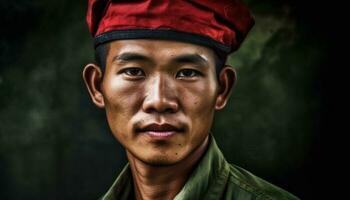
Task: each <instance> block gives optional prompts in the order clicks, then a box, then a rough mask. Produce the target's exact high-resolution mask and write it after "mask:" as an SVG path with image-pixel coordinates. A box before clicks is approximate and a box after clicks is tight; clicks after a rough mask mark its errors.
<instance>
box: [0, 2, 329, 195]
mask: <svg viewBox="0 0 350 200" xmlns="http://www.w3.org/2000/svg"><path fill="white" fill-rule="evenodd" d="M246 2H247V3H248V4H249V5H250V6H251V7H252V9H253V12H254V14H255V16H256V26H255V27H254V29H253V30H252V32H251V33H250V35H249V36H248V38H247V40H246V41H245V42H244V43H243V45H242V48H241V49H240V50H239V51H238V52H237V53H235V54H233V55H232V56H231V57H230V59H229V63H230V64H232V65H233V66H234V67H235V68H236V69H237V71H238V83H237V85H236V87H235V89H234V92H233V95H232V97H231V99H230V102H229V104H228V105H227V107H226V109H225V110H223V111H221V112H219V113H218V115H217V117H216V122H215V125H214V127H213V133H214V135H215V136H216V138H217V141H218V143H219V145H221V147H222V149H223V151H224V154H225V155H226V157H227V159H228V160H229V161H231V162H233V163H235V164H237V165H240V166H242V167H244V168H246V169H249V170H251V171H252V172H254V173H255V174H257V175H259V176H261V177H263V178H266V179H267V180H269V181H271V182H273V183H275V184H277V185H279V186H281V187H283V188H285V189H287V190H289V191H291V192H293V193H294V194H296V195H298V196H300V197H301V198H303V199H310V198H311V197H312V196H314V194H313V193H314V192H315V189H314V186H313V183H314V180H313V176H314V173H315V172H314V171H313V168H315V167H317V166H316V164H315V163H314V161H315V160H316V157H317V154H318V153H319V132H320V128H321V117H322V115H321V114H322V112H323V109H324V108H323V107H322V102H323V99H322V95H321V93H322V87H321V84H320V70H321V69H320V67H321V64H322V62H323V61H324V59H325V58H326V56H327V55H326V52H327V48H328V44H329V43H330V42H329V41H328V40H327V35H325V34H315V32H316V31H317V30H318V28H319V26H318V25H319V24H317V23H314V22H315V21H316V20H315V19H314V15H308V11H307V9H305V8H304V5H302V6H301V4H299V3H296V2H293V1H272V0H270V1H259V0H249V1H248V0H247V1H246ZM85 9H86V5H85V1H84V2H80V1H68V0H60V1H49V0H37V1H26V0H18V1H1V3H0V11H1V13H2V19H1V20H2V24H4V27H3V28H2V29H1V32H0V48H1V50H0V52H1V53H0V194H1V196H0V199H14V200H17V199H97V198H98V196H100V195H101V194H102V193H104V192H105V191H106V189H107V188H108V187H109V186H110V185H111V183H112V181H113V180H114V179H115V178H116V176H117V174H118V172H119V170H120V168H121V167H122V166H123V165H124V164H125V156H124V152H123V150H122V148H121V147H120V146H119V144H118V143H117V142H116V141H115V140H114V138H113V137H112V136H111V134H110V132H109V129H108V126H107V124H106V121H105V116H104V113H103V111H101V110H98V109H97V108H95V107H94V106H93V105H92V103H91V101H90V99H89V97H88V95H87V92H86V90H85V88H84V85H83V81H82V79H81V70H82V68H83V66H84V64H86V63H87V62H89V61H91V60H92V58H93V50H92V40H91V38H90V35H89V34H88V30H87V27H86V24H85V21H84V15H85ZM316 14H317V13H316Z"/></svg>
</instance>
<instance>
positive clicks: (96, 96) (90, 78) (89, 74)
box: [83, 63, 105, 108]
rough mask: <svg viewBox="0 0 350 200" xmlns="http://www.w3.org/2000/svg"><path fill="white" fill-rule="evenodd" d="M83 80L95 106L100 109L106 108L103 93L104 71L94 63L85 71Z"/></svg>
mask: <svg viewBox="0 0 350 200" xmlns="http://www.w3.org/2000/svg"><path fill="white" fill-rule="evenodd" d="M83 79H84V82H85V85H86V87H87V89H88V91H89V94H90V97H91V99H92V101H93V102H94V104H95V105H96V106H97V107H99V108H104V106H105V103H104V99H103V95H102V92H101V84H102V79H103V76H102V71H101V68H100V67H99V66H97V65H95V64H93V63H90V64H87V65H86V66H85V67H84V70H83Z"/></svg>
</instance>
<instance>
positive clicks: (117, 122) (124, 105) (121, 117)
mask: <svg viewBox="0 0 350 200" xmlns="http://www.w3.org/2000/svg"><path fill="white" fill-rule="evenodd" d="M109 47H110V48H109V53H108V56H107V62H106V69H105V74H104V76H103V80H102V82H101V88H100V90H101V94H102V96H103V106H104V108H105V110H106V115H107V120H108V123H109V126H110V128H111V131H112V133H113V135H114V136H115V137H116V138H117V139H118V141H119V142H120V143H121V144H122V145H123V146H124V147H125V149H126V150H127V151H128V153H130V154H132V155H133V156H134V157H136V158H137V159H139V160H141V161H143V162H145V163H148V164H152V165H170V164H175V163H177V162H179V161H181V160H183V159H184V158H186V157H187V156H188V155H190V154H191V153H192V152H194V150H196V148H198V147H199V146H200V145H201V144H202V143H203V142H204V140H205V138H206V137H207V136H208V133H209V130H210V128H211V125H212V121H213V117H214V112H215V109H216V108H217V107H218V105H217V104H218V96H219V95H218V93H219V86H218V82H217V79H216V73H215V55H214V52H213V51H212V50H211V49H209V48H206V47H203V46H198V45H194V44H189V43H182V42H175V41H165V40H119V41H114V42H111V43H110V46H109Z"/></svg>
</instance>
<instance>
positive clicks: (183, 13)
mask: <svg viewBox="0 0 350 200" xmlns="http://www.w3.org/2000/svg"><path fill="white" fill-rule="evenodd" d="M87 22H88V25H89V29H90V32H91V33H92V35H93V36H94V37H95V48H96V61H97V63H95V64H94V63H91V64H88V65H87V66H86V67H85V68H84V71H83V77H84V80H85V83H86V86H87V88H88V91H89V94H90V96H91V98H92V100H93V102H94V103H95V104H96V106H98V107H99V108H103V109H105V111H106V116H107V121H108V123H109V126H110V129H111V131H112V133H113V135H114V136H115V138H116V139H117V140H118V141H119V142H120V143H121V144H122V145H123V147H124V148H125V150H126V154H127V158H128V161H129V163H128V164H127V166H126V167H125V168H124V170H123V171H122V172H121V174H120V175H119V177H118V178H117V180H116V181H115V183H114V184H113V185H112V187H111V188H110V189H109V191H108V192H107V193H106V194H105V195H104V196H103V197H102V199H105V200H111V199H118V200H123V199H137V200H141V199H142V200H146V199H162V200H163V199H176V200H180V199H191V200H193V199H215V200H216V199H296V197H294V196H293V195H291V194H289V193H288V192H286V191H284V190H282V189H280V188H278V187H276V186H273V185H272V184H269V183H267V182H266V181H264V180H262V179H260V178H258V177H256V176H254V175H253V174H251V173H249V172H247V171H246V170H244V169H242V168H239V167H237V166H234V165H230V164H228V162H227V161H226V160H225V158H224V157H223V155H222V154H221V152H220V150H219V148H218V147H217V145H216V143H215V140H214V137H213V135H211V134H210V128H211V126H212V122H213V118H214V113H215V111H217V110H220V109H222V108H223V107H224V106H225V104H226V102H227V100H228V98H229V96H230V93H231V89H232V87H233V86H234V84H235V81H236V72H235V71H234V69H233V68H232V67H230V66H227V65H225V64H224V63H225V61H226V57H227V55H228V54H229V53H231V52H233V51H234V50H236V49H237V48H238V47H239V45H240V43H241V42H242V41H243V39H244V37H245V36H246V35H247V33H248V31H249V30H250V29H251V27H252V26H253V23H254V21H253V18H252V16H251V15H250V12H249V11H248V9H247V8H246V7H245V6H244V5H243V4H242V3H240V2H239V1H236V0H222V1H213V0H212V1H209V0H208V1H202V0H191V1H190V0H188V1H184V0H182V1H181V0H178V1H175V0H172V1H170V0H169V1H160V0H143V1H141V0H140V1H136V0H135V1H107V0H89V5H88V13H87Z"/></svg>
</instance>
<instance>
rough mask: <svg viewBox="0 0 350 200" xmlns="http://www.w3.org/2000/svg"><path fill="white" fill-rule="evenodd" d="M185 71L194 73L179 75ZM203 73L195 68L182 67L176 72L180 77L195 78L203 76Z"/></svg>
mask: <svg viewBox="0 0 350 200" xmlns="http://www.w3.org/2000/svg"><path fill="white" fill-rule="evenodd" d="M184 71H187V72H191V73H192V75H191V76H179V74H180V73H181V72H184ZM202 75H203V74H202V73H201V72H199V71H197V70H194V69H182V70H180V71H179V72H178V73H177V74H176V77H179V78H193V77H197V76H202Z"/></svg>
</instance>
